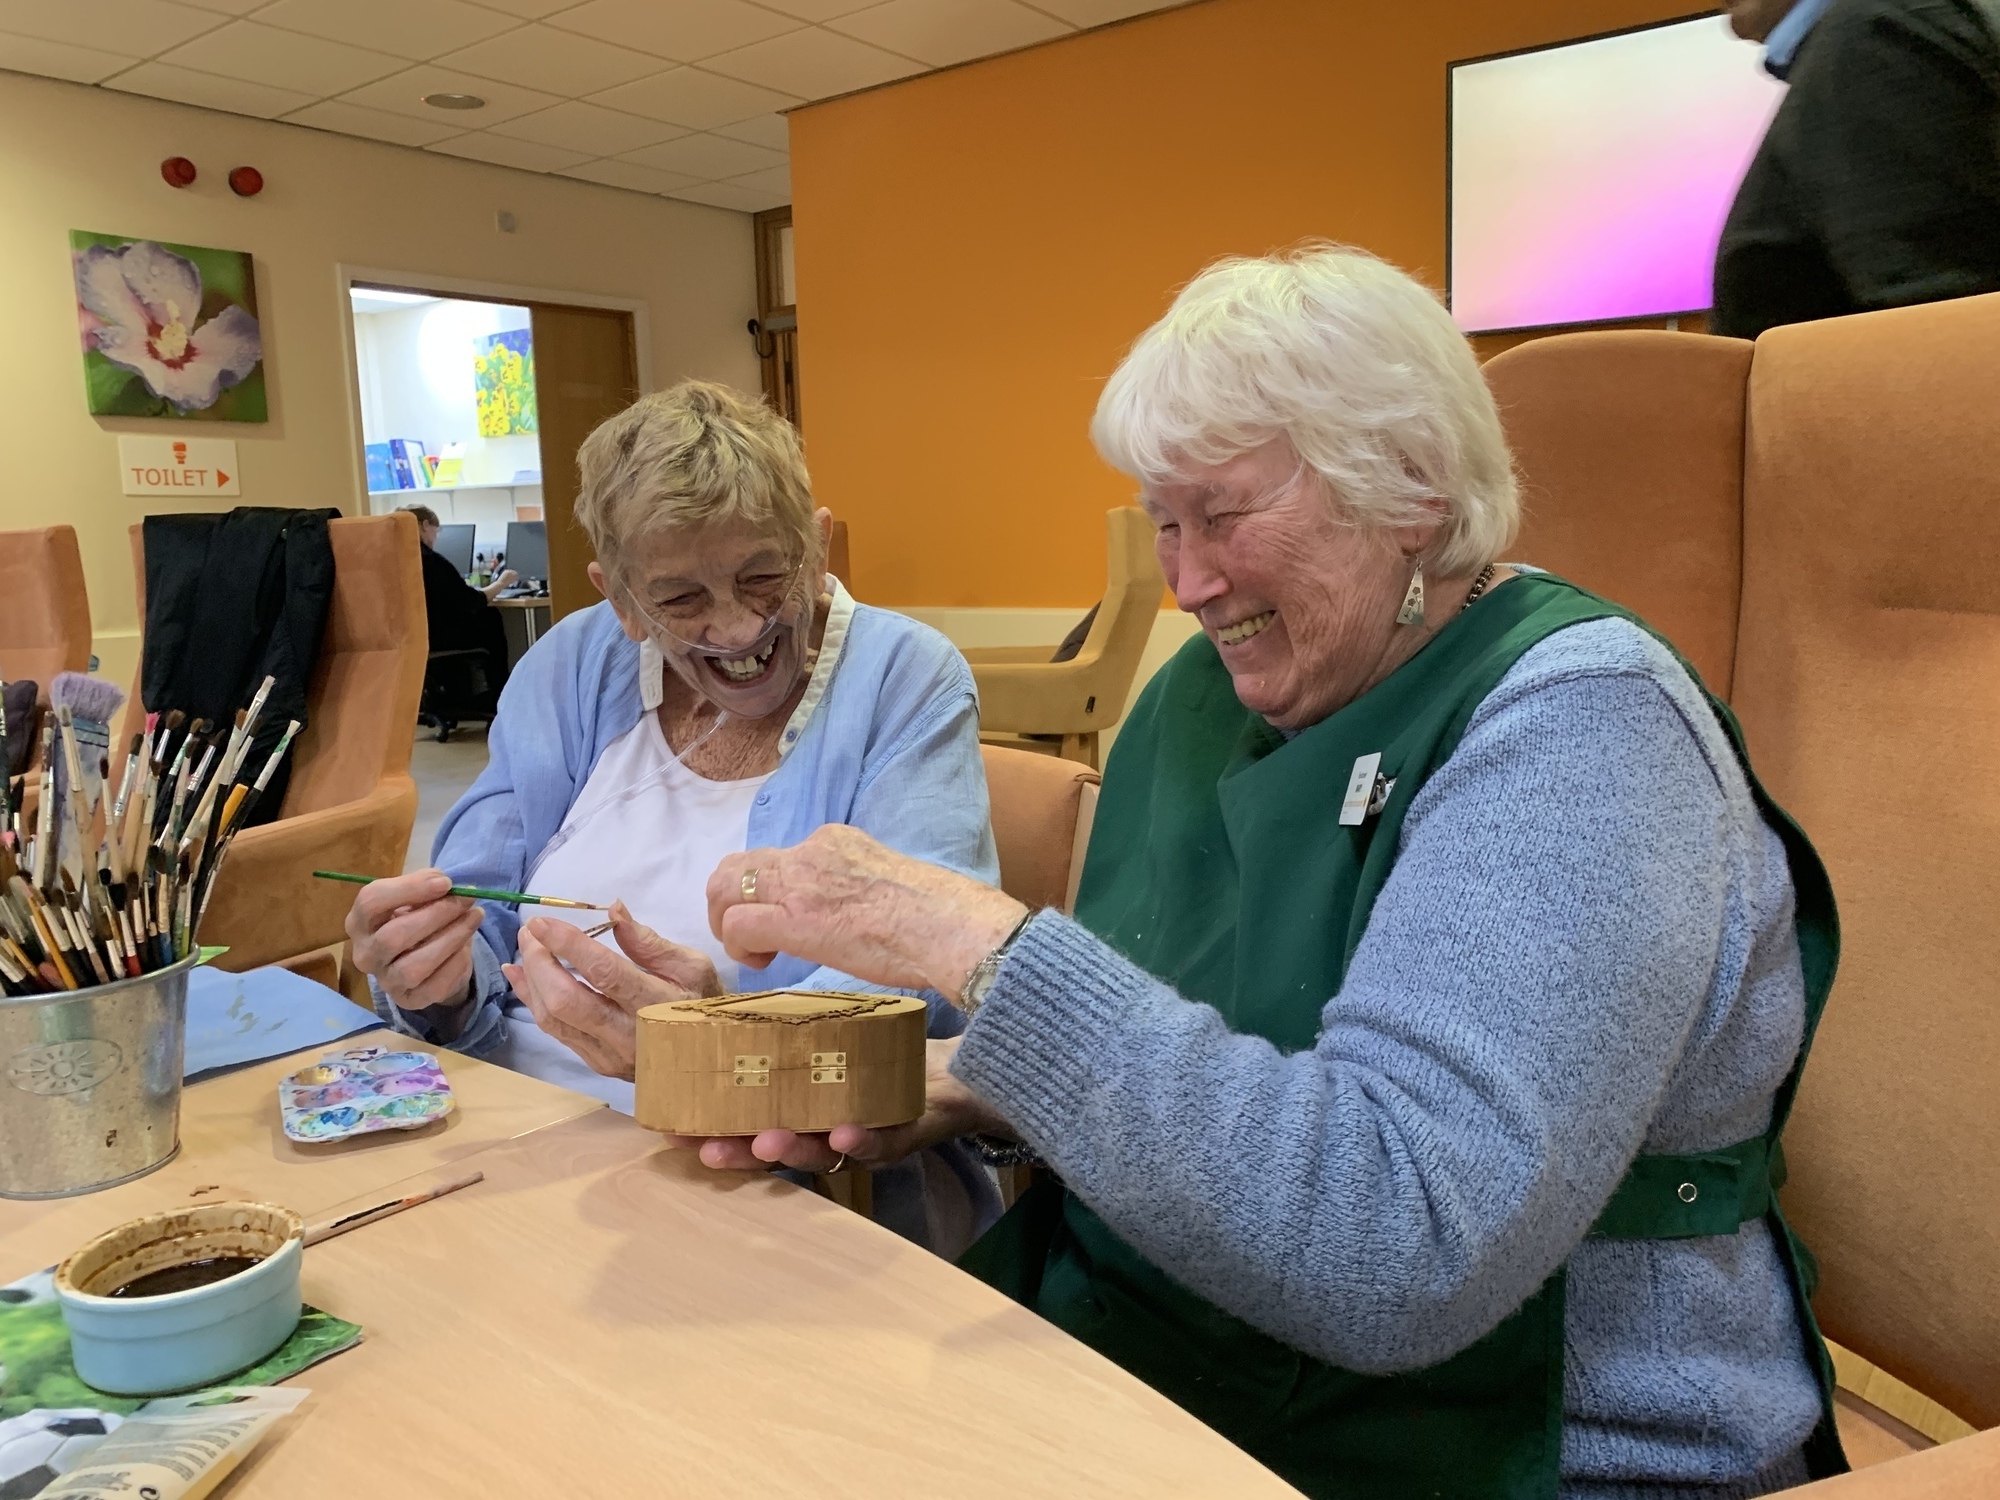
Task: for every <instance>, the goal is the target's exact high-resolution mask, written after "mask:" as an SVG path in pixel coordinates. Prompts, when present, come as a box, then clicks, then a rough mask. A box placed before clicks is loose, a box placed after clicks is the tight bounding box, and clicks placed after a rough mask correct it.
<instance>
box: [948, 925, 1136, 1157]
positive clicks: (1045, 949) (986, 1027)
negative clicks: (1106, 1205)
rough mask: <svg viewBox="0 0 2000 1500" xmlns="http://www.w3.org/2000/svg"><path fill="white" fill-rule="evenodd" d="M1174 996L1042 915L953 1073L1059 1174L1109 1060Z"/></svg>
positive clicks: (1081, 931)
mask: <svg viewBox="0 0 2000 1500" xmlns="http://www.w3.org/2000/svg"><path fill="white" fill-rule="evenodd" d="M1170 994H1171V992H1170V991H1168V990H1167V988H1166V986H1164V985H1162V984H1161V983H1160V982H1159V981H1158V980H1156V979H1154V978H1153V976H1152V975H1150V974H1148V973H1146V972H1145V970H1143V969H1141V968H1139V967H1138V966H1137V965H1136V964H1133V963H1132V962H1130V961H1129V960H1127V959H1126V958H1125V957H1124V956H1123V955H1121V954H1119V953H1118V952H1117V951H1116V950H1115V949H1113V948H1111V947H1110V946H1109V945H1108V944H1106V943H1104V942H1103V941H1101V940H1100V939H1098V938H1097V937H1096V936H1094V935H1093V934H1092V933H1091V932H1090V931H1089V930H1088V929H1086V928H1084V927H1082V926H1081V925H1079V924H1078V923H1076V922H1073V921H1071V920H1070V919H1069V918H1068V917H1065V916H1063V915H1061V914H1060V913H1059V912H1056V911H1053V910H1047V911H1043V912H1041V913H1039V914H1038V915H1036V917H1035V918H1034V919H1033V920H1032V921H1031V922H1029V923H1028V925H1027V926H1026V927H1024V928H1023V929H1021V935H1020V936H1019V937H1017V938H1016V939H1015V940H1014V946H1013V947H1012V948H1010V949H1008V950H1007V957H1006V960H1005V962H1003V963H1002V964H1001V965H1000V972H999V973H998V974H997V975H995V976H994V980H993V987H992V988H991V989H990V990H988V991H987V993H986V999H985V1002H984V1003H983V1004H981V1006H980V1007H979V1011H978V1013H977V1014H976V1015H974V1016H973V1018H972V1020H971V1021H970V1022H969V1023H968V1024H967V1026H966V1028H965V1039H964V1040H963V1041H962V1042H961V1043H960V1044H959V1047H958V1052H957V1055H956V1056H955V1057H954V1058H953V1059H952V1064H951V1071H952V1073H953V1074H954V1075H955V1076H956V1077H957V1078H958V1079H959V1080H960V1081H961V1082H963V1083H965V1084H966V1085H968V1086H969V1087H970V1088H972V1089H973V1090H974V1092H976V1093H977V1094H978V1095H979V1096H980V1097H981V1098H982V1099H984V1100H986V1102H987V1103H989V1104H991V1105H992V1106H993V1107H994V1108H995V1109H997V1110H999V1111H1000V1113H1001V1114H1002V1115H1004V1116H1005V1117H1006V1119H1007V1122H1008V1123H1009V1124H1010V1125H1012V1126H1013V1127H1014V1129H1015V1130H1016V1131H1017V1132H1019V1134H1020V1136H1021V1138H1022V1139H1023V1140H1025V1141H1026V1142H1027V1143H1028V1144H1029V1145H1031V1146H1033V1147H1034V1148H1035V1149H1036V1150H1037V1151H1038V1152H1040V1153H1041V1155H1042V1157H1043V1159H1044V1160H1046V1161H1048V1162H1049V1163H1050V1164H1051V1165H1052V1166H1054V1167H1056V1169H1057V1170H1058V1171H1060V1170H1061V1166H1062V1156H1063V1152H1062V1144H1063V1142H1064V1141H1065V1140H1066V1139H1067V1140H1074V1139H1076V1138H1077V1134H1078V1130H1077V1127H1078V1125H1079V1123H1080V1122H1081V1121H1082V1119H1083V1116H1084V1114H1085V1112H1086V1111H1087V1110H1088V1109H1089V1108H1090V1105H1091V1100H1092V1099H1093V1098H1098V1097H1102V1094H1103V1089H1104V1083H1105V1079H1104V1066H1105V1061H1106V1059H1108V1058H1114V1057H1116V1056H1117V1055H1118V1046H1119V1039H1120V1038H1121V1037H1125V1036H1130V1035H1132V1034H1134V1028H1138V1027H1142V1026H1143V1024H1144V1022H1143V1016H1144V1013H1145V1012H1146V1011H1147V1010H1148V1009H1149V1008H1150V1007H1152V1006H1156V1005H1158V1004H1159V1003H1160V1001H1161V1000H1162V999H1163V998H1166V997H1168V996H1169V995H1170Z"/></svg>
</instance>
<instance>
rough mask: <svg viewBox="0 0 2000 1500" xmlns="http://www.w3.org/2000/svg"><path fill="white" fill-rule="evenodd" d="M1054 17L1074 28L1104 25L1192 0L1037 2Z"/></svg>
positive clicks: (1047, 0) (1053, 0) (1065, 0)
mask: <svg viewBox="0 0 2000 1500" xmlns="http://www.w3.org/2000/svg"><path fill="white" fill-rule="evenodd" d="M1034 3H1035V4H1036V6H1038V7H1039V8H1040V9H1042V10H1045V11H1047V12H1048V13H1049V14H1050V15H1052V16H1060V17H1061V18H1062V19H1063V20H1065V21H1067V22H1069V23H1070V24H1071V25H1072V26H1102V25H1104V24H1105V23H1106V22H1107V21H1122V20H1124V19H1125V18H1126V17H1127V16H1143V15H1145V14H1146V13H1147V12H1149V11H1155V10H1177V9H1179V8H1180V7H1181V6H1183V5H1185V4H1187V3H1188V0H1166V3H1165V4H1162V3H1161V0H1034Z"/></svg>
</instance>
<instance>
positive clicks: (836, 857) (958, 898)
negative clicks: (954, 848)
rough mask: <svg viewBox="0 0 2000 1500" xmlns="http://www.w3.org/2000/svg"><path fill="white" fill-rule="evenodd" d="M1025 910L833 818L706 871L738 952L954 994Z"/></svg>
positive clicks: (711, 915)
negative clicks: (781, 845) (798, 840)
mask: <svg viewBox="0 0 2000 1500" xmlns="http://www.w3.org/2000/svg"><path fill="white" fill-rule="evenodd" d="M1027 911H1028V908H1027V907H1025V906H1023V905H1022V904H1021V903H1020V902H1018V901H1016V900H1015V899H1014V898H1013V897H1012V896H1009V895H1007V894H1006V893H1005V892H1004V891H997V890H995V889H994V888H993V887H992V886H990V885H982V884H981V883H980V882H979V881H977V880H973V879H971V878H969V877H967V876H964V875H959V874H956V873H954V872H953V871H951V870H945V869H941V868H939V867H938V866H936V865H929V864H925V863H924V862H923V861H922V860H920V859H911V858H910V857H909V856H908V855H905V854H897V853H896V852H895V851H894V850H891V849H885V848H883V847H882V845H880V844H878V843H876V842H875V840H873V839H871V838H870V837H868V835H867V834H865V833H863V832H861V830H860V829H858V828H847V827H843V826H841V825H839V824H831V823H830V824H828V825H826V826H825V827H823V828H821V829H819V830H818V831H817V832H815V833H814V834H812V835H811V836H810V837H809V838H807V839H806V841H805V842H804V843H802V844H796V845H794V846H793V847H791V848H790V849H752V850H750V851H749V852H748V853H745V854H731V855H727V856H725V857H724V859H723V861H722V863H721V864H719V865H717V866H716V867H715V873H714V874H713V875H711V876H709V878H708V924H709V926H710V927H711V928H713V929H714V931H715V935H716V936H717V937H718V938H720V939H722V943H723V946H724V947H725V948H727V949H728V950H729V956H730V957H731V958H734V959H736V960H737V961H738V962H740V963H746V964H750V965H751V966H753V967H755V968H763V967H764V966H765V965H767V964H769V963H770V962H771V960H772V959H773V958H775V957H777V955H778V954H780V953H789V954H791V955H792V956H793V957H794V958H798V959H803V960H804V961H805V962H807V963H810V964H824V965H826V966H828V967H830V968H835V969H839V970H841V971H843V972H845V973H848V974H852V975H854V976H856V977H857V978H860V979H866V980H870V981H872V982H873V983H876V984H888V985H895V986H897V987H898V988H901V989H932V990H936V991H937V992H938V993H939V994H941V995H943V996H945V997H946V998H948V999H951V1000H953V1001H956V1000H957V998H958V996H959V993H960V992H961V990H962V989H963V988H964V985H965V981H966V979H967V978H968V977H969V976H970V975H971V973H972V969H973V966H974V965H975V964H977V963H978V962H979V960H980V959H982V958H984V957H985V956H986V955H987V954H988V953H991V952H992V951H993V950H994V949H995V948H997V947H999V946H1000V944H1001V943H1002V942H1003V941H1004V940H1005V939H1006V936H1007V934H1008V933H1010V932H1012V931H1013V930H1014V928H1015V926H1016V925H1017V924H1018V923H1019V922H1020V920H1021V918H1022V917H1023V916H1025V915H1026V914H1027ZM835 1154H836V1155H837V1154H838V1148H836V1152H835Z"/></svg>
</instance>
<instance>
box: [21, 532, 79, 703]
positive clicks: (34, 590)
mask: <svg viewBox="0 0 2000 1500" xmlns="http://www.w3.org/2000/svg"><path fill="white" fill-rule="evenodd" d="M0 600H5V601H6V606H5V608H3V609H0V678H5V679H7V680H8V681H9V682H13V681H24V682H34V683H37V684H39V686H40V689H41V695H40V696H41V701H42V702H43V703H47V702H48V701H49V684H50V683H51V682H53V681H54V680H55V677H56V674H57V673H58V672H87V671H89V670H90V596H89V594H88V593H87V592H86V591H85V589H84V583H83V554H82V552H80V551H79V550H78V548H77V545H76V529H75V528H74V527H71V526H44V527H42V528H41V529H39V530H36V531H7V532H0Z"/></svg>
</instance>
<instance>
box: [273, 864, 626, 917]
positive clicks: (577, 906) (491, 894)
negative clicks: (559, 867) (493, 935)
mask: <svg viewBox="0 0 2000 1500" xmlns="http://www.w3.org/2000/svg"><path fill="white" fill-rule="evenodd" d="M381 878H382V877H381V876H379V875H346V874H343V873H341V872H340V871H339V870H314V871H313V879H315V880H344V881H346V882H347V884H349V885H367V884H369V883H370V882H371V881H375V880H379V879H381ZM445 894H446V895H447V896H467V897H470V898H471V899H472V900H474V901H504V902H505V903H506V904H507V905H509V906H562V907H567V908H569V909H571V910H574V911H609V910H610V909H611V908H610V907H608V906H602V905H599V904H598V903H597V902H595V901H571V900H569V899H567V898H566V897H563V896H530V895H528V894H527V892H525V891H489V890H486V889H485V888H484V887H482V886H476V885H455V886H453V887H452V888H451V889H450V890H448V891H446V892H445Z"/></svg>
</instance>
